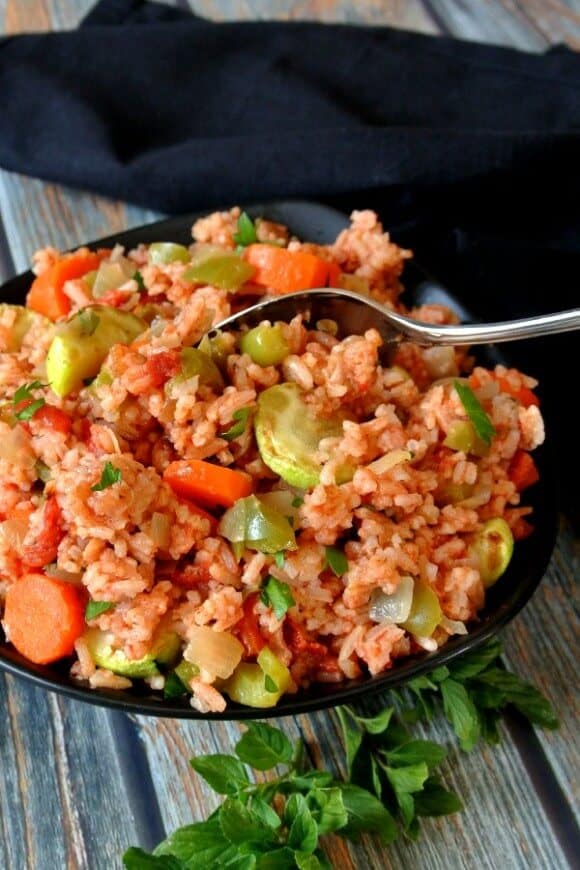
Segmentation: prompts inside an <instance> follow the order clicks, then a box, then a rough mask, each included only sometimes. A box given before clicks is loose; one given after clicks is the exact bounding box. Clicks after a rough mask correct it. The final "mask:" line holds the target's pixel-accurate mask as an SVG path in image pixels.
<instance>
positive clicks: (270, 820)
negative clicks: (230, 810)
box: [248, 794, 282, 830]
mask: <svg viewBox="0 0 580 870" xmlns="http://www.w3.org/2000/svg"><path fill="white" fill-rule="evenodd" d="M248 806H249V808H250V810H251V812H252V815H253V816H254V818H256V819H260V821H261V822H262V824H263V825H265V826H266V827H267V828H272V829H273V830H276V829H277V828H279V827H280V825H281V824H282V822H281V820H280V816H279V815H278V813H277V812H276V811H275V810H274V809H273V808H272V807H271V806H270V804H269V803H268V802H267V801H265V800H264V798H262V797H260V795H259V794H253V795H252V797H251V798H250V803H249V804H248Z"/></svg>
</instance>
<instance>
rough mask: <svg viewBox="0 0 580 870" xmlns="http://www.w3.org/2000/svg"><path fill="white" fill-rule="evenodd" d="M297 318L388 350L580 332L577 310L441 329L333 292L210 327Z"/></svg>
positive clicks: (295, 297) (296, 298)
mask: <svg viewBox="0 0 580 870" xmlns="http://www.w3.org/2000/svg"><path fill="white" fill-rule="evenodd" d="M297 314H302V315H303V316H304V318H305V322H306V323H308V324H311V325H316V324H320V323H321V322H323V321H334V322H335V323H336V325H337V327H338V335H339V337H345V336H347V335H362V334H364V332H365V331H366V330H367V329H376V330H378V332H379V334H380V335H381V337H382V339H383V341H384V343H385V345H387V346H389V345H396V344H398V343H399V342H401V341H412V342H415V344H420V345H423V346H427V347H428V346H436V345H439V346H442V345H443V346H445V345H447V346H459V345H474V344H492V343H494V342H500V341H515V340H518V339H521V338H538V337H539V336H542V335H552V334H554V333H557V332H573V331H574V330H576V329H580V308H573V309H571V310H568V311H559V312H557V313H555V314H541V315H539V316H536V317H523V318H521V319H519V320H506V321H502V322H499V323H474V324H458V325H440V324H434V323H423V322H421V321H419V320H414V319H413V318H411V317H406V316H405V315H403V314H397V313H396V312H395V311H392V310H391V309H390V308H387V307H386V306H385V305H381V303H380V302H377V301H376V300H375V299H372V298H370V297H368V296H361V295H360V294H359V293H353V292H352V291H350V290H335V289H331V288H325V289H324V288H320V289H316V290H304V291H301V292H300V293H288V294H287V295H285V296H277V297H275V298H269V299H264V300H263V301H261V302H258V303H257V304H256V305H252V306H251V307H250V308H245V309H244V310H243V311H240V312H239V313H238V314H232V315H231V317H227V318H226V319H225V320H222V321H221V322H220V323H218V324H217V325H216V326H215V327H214V328H213V329H214V330H215V329H233V330H237V329H240V328H241V327H242V326H248V327H253V326H257V325H258V324H259V323H261V322H262V321H263V320H269V321H271V322H275V321H279V320H281V321H283V322H289V321H290V320H292V318H293V317H296V315H297ZM212 331H213V330H212Z"/></svg>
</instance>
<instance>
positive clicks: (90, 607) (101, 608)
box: [85, 601, 115, 622]
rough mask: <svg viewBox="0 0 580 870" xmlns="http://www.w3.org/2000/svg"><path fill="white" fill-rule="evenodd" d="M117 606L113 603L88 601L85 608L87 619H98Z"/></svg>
mask: <svg viewBox="0 0 580 870" xmlns="http://www.w3.org/2000/svg"><path fill="white" fill-rule="evenodd" d="M114 606H115V604H114V602H113V601H88V602H87V606H86V608H85V619H86V620H87V622H88V621H89V619H96V618H97V616H100V615H101V613H106V612H107V610H111V609H112V608H113V607H114Z"/></svg>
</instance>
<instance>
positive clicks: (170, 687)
mask: <svg viewBox="0 0 580 870" xmlns="http://www.w3.org/2000/svg"><path fill="white" fill-rule="evenodd" d="M188 691H189V690H188V688H187V686H185V685H184V683H183V682H182V681H181V680H180V679H179V677H178V676H177V674H176V673H175V671H171V673H169V674H167V676H166V677H165V685H164V687H163V697H164V698H168V699H169V698H180V697H181V696H182V695H186V694H187V692H188Z"/></svg>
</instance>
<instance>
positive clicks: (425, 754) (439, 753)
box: [385, 740, 447, 767]
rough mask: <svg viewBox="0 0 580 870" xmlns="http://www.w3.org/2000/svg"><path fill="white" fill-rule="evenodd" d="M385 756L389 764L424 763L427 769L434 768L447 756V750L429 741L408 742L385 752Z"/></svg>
mask: <svg viewBox="0 0 580 870" xmlns="http://www.w3.org/2000/svg"><path fill="white" fill-rule="evenodd" d="M385 755H386V757H387V759H388V761H389V764H396V765H399V764H402V765H408V764H418V763H420V762H425V764H426V765H427V766H428V767H436V766H437V765H438V764H440V763H441V762H442V761H443V759H444V758H445V756H446V755H447V750H446V749H445V747H444V746H440V745H439V743H433V742H432V741H431V740H410V741H409V742H408V743H404V744H403V745H402V746H397V747H396V748H395V749H390V750H387V751H386V752H385Z"/></svg>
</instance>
